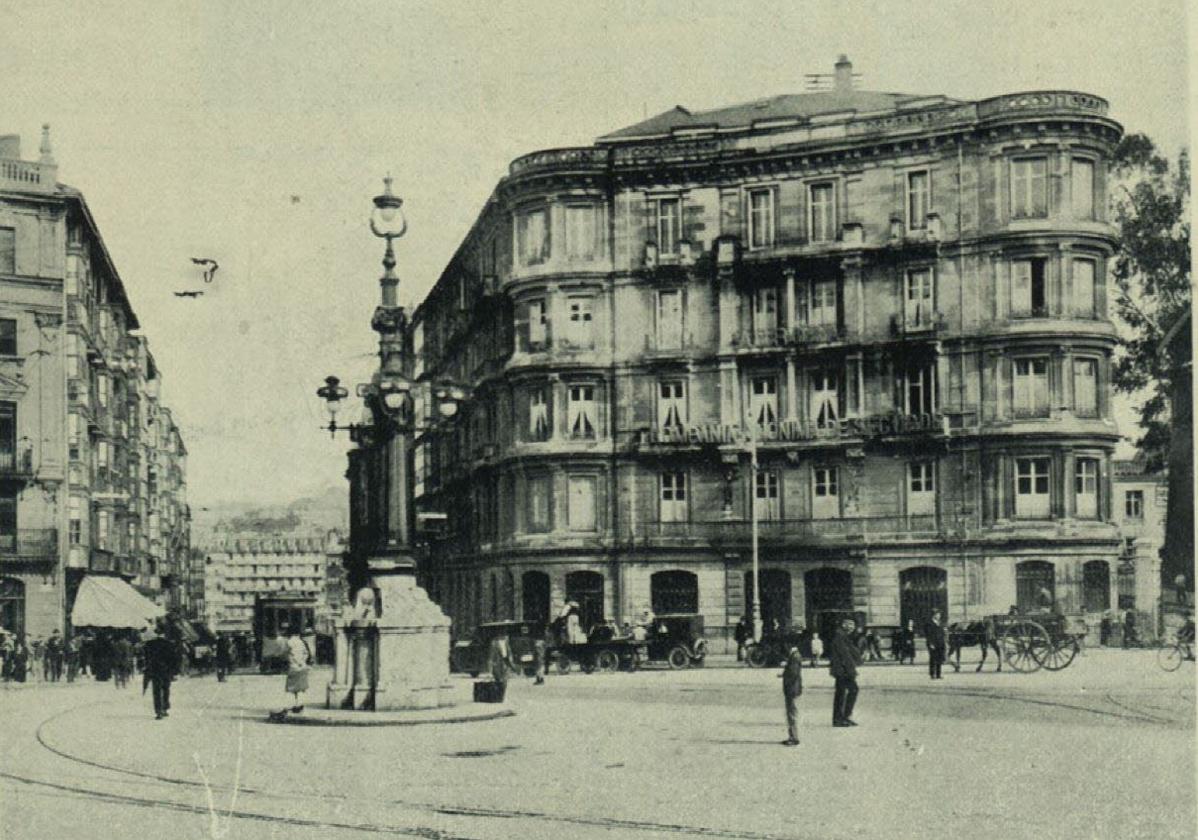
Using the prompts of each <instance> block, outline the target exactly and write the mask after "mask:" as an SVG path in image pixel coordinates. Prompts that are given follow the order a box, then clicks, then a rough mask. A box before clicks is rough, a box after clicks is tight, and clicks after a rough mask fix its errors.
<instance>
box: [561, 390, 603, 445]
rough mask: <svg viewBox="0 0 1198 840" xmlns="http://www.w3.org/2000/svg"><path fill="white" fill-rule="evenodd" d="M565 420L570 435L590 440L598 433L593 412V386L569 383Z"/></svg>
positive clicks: (596, 421)
mask: <svg viewBox="0 0 1198 840" xmlns="http://www.w3.org/2000/svg"><path fill="white" fill-rule="evenodd" d="M567 391H568V395H569V401H568V404H567V409H568V411H567V418H566V422H567V425H568V427H569V430H570V437H572V438H576V439H584V440H590V439H594V438H595V437H596V435H597V434H598V432H597V429H598V428H599V423H598V420H597V416H596V414H595V386H594V385H571V386H570V387H569V388H568V389H567Z"/></svg>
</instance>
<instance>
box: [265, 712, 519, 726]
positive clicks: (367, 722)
mask: <svg viewBox="0 0 1198 840" xmlns="http://www.w3.org/2000/svg"><path fill="white" fill-rule="evenodd" d="M323 711H327V710H323V709H320V710H314V711H312V712H303V713H301V714H292V713H290V712H288V713H287V716H286V717H284V718H283V719H282V720H269V719H268V720H267V722H268V723H274V724H285V725H290V726H327V727H335V726H427V725H432V724H438V723H479V722H483V721H488V720H499V719H501V718H509V717H515V716H516V712H515V710H514V709H502V710H500V711H497V712H486V713H483V714H478V715H455V716H453V717H429V716H424V717H406V716H405V717H397V716H396V713H388V712H341V713H339V714H338V715H337V716H336V717H331V716H328V715H322V714H321V712H323ZM343 715H344V716H343Z"/></svg>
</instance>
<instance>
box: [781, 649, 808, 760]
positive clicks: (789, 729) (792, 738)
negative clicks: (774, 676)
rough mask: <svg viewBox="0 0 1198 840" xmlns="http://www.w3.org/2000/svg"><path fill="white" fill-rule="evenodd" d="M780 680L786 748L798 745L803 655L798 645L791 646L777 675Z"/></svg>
mask: <svg viewBox="0 0 1198 840" xmlns="http://www.w3.org/2000/svg"><path fill="white" fill-rule="evenodd" d="M778 676H780V677H781V678H782V699H783V701H784V702H785V704H786V740H785V741H783V742H782V743H783V744H785V745H786V746H788V747H794V746H798V743H799V709H798V700H799V695H801V694H802V693H803V653H802V651H800V650H799V646H798V645H791V647H790V654H789V655H788V656H787V657H786V665H785V667H783V668H782V673H781V674H779V675H778Z"/></svg>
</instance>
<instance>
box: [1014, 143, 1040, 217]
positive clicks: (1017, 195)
mask: <svg viewBox="0 0 1198 840" xmlns="http://www.w3.org/2000/svg"><path fill="white" fill-rule="evenodd" d="M1047 215H1048V158H1045V157H1028V158H1016V159H1015V160H1013V161H1011V217H1012V218H1015V219H1027V218H1042V217H1044V216H1047Z"/></svg>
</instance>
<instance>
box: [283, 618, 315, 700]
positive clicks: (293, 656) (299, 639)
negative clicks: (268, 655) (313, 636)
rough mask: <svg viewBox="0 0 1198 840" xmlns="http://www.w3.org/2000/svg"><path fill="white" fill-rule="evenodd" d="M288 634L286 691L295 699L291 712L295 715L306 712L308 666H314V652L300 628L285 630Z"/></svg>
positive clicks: (290, 627)
mask: <svg viewBox="0 0 1198 840" xmlns="http://www.w3.org/2000/svg"><path fill="white" fill-rule="evenodd" d="M283 632H284V633H285V634H287V685H286V687H285V690H286V692H287V693H288V694H290V695H291V696H292V698H294V700H295V702H294V703H292V704H291V711H292V712H295V713H297V714H298V713H299V712H302V711H303V710H304V694H305V693H306V692H307V690H308V666H310V665H311V664H312V650H311V648H309V647H308V643H307V642H306V641H304V638H303V636H301V635H300V628H299V627H298V626H296V625H294V624H291V625H287V626H286V627H284V628H283Z"/></svg>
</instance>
